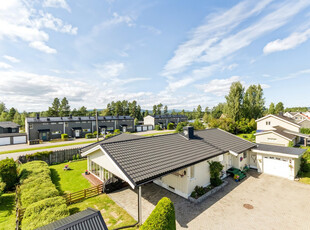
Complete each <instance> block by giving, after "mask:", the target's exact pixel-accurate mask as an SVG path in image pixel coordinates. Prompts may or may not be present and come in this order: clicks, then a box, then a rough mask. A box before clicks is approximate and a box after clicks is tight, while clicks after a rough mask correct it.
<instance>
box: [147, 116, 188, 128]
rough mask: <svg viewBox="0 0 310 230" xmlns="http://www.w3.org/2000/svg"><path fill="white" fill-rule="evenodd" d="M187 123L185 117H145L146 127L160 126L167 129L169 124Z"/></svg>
mask: <svg viewBox="0 0 310 230" xmlns="http://www.w3.org/2000/svg"><path fill="white" fill-rule="evenodd" d="M184 121H187V116H185V115H148V116H146V117H144V125H152V126H153V127H155V125H159V126H160V127H161V128H163V129H164V128H167V126H168V124H169V123H173V124H175V125H177V124H178V123H179V122H184Z"/></svg>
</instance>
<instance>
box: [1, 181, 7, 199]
mask: <svg viewBox="0 0 310 230" xmlns="http://www.w3.org/2000/svg"><path fill="white" fill-rule="evenodd" d="M5 186H6V184H5V183H4V182H3V181H2V179H1V178H0V196H1V195H2V194H3V192H4V189H5Z"/></svg>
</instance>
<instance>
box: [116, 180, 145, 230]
mask: <svg viewBox="0 0 310 230" xmlns="http://www.w3.org/2000/svg"><path fill="white" fill-rule="evenodd" d="M141 190H142V189H141V185H140V186H139V192H138V221H137V222H136V223H135V224H133V225H127V226H123V227H119V228H115V229H113V230H119V229H125V228H133V227H135V226H137V225H138V224H139V225H142V202H141V192H142V191H141Z"/></svg>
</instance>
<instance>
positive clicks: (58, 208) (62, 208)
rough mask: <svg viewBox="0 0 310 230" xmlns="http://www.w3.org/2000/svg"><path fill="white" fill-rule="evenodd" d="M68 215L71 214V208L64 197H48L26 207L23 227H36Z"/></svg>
mask: <svg viewBox="0 0 310 230" xmlns="http://www.w3.org/2000/svg"><path fill="white" fill-rule="evenodd" d="M67 216H69V210H68V208H67V205H66V201H65V199H64V198H62V197H53V198H47V199H44V200H41V201H39V202H36V203H34V204H32V205H29V206H28V207H27V208H26V211H25V214H24V218H23V221H22V229H23V230H28V229H29V230H30V229H31V230H32V229H36V228H39V227H41V226H44V225H47V224H49V223H52V222H54V221H56V220H59V219H62V218H64V217H67Z"/></svg>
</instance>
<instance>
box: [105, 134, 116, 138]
mask: <svg viewBox="0 0 310 230" xmlns="http://www.w3.org/2000/svg"><path fill="white" fill-rule="evenodd" d="M113 136H115V134H112V133H109V134H107V135H105V138H106V139H108V138H110V137H113Z"/></svg>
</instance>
